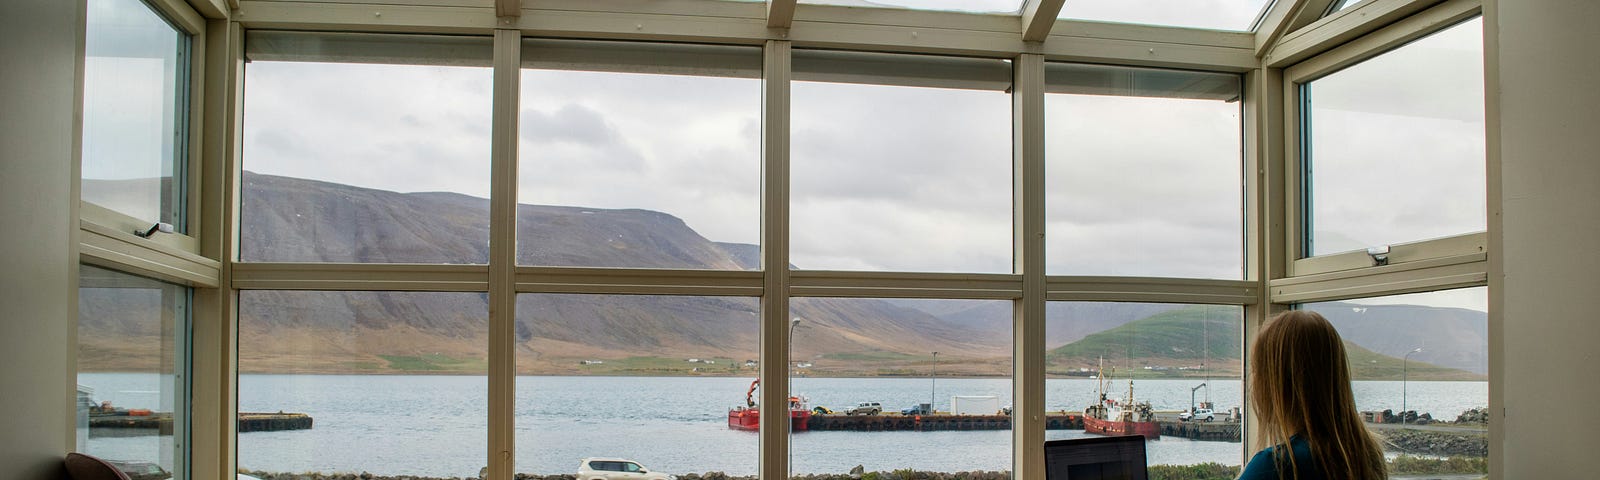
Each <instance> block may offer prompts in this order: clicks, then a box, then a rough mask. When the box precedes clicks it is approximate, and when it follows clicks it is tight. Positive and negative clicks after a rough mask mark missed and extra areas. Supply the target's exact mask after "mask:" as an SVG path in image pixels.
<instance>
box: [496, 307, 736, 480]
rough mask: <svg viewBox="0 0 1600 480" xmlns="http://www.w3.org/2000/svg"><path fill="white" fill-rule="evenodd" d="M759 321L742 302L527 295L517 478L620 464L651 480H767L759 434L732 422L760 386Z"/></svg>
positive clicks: (520, 329)
mask: <svg viewBox="0 0 1600 480" xmlns="http://www.w3.org/2000/svg"><path fill="white" fill-rule="evenodd" d="M757 311H758V306H757V301H756V299H755V298H742V297H678V296H654V295H558V294H521V295H518V296H517V323H516V332H517V344H516V358H517V374H518V377H517V387H516V388H517V392H516V400H515V406H514V407H513V408H514V409H515V411H514V415H515V418H516V425H517V427H516V445H517V455H516V470H517V472H521V473H530V474H536V475H555V474H567V475H571V474H572V472H573V471H574V470H575V469H578V468H580V467H579V465H580V462H581V461H582V460H584V459H585V458H588V457H609V459H604V460H603V461H608V462H609V461H615V462H621V463H635V464H638V465H642V466H643V467H644V469H645V470H647V471H648V472H649V473H648V474H645V475H644V476H639V477H635V478H640V479H642V480H643V479H646V478H655V476H658V475H661V476H664V475H680V476H681V475H685V474H695V475H705V474H707V473H709V472H724V473H726V474H728V475H737V476H745V475H755V474H756V467H757V464H758V461H757V460H758V455H759V453H758V449H757V446H758V444H759V442H758V438H757V435H756V433H755V432H748V431H742V430H736V429H730V428H728V426H727V423H726V417H725V416H726V414H727V412H728V411H729V409H730V408H731V407H734V406H743V405H744V404H745V392H746V390H747V389H748V388H749V386H750V382H751V380H753V379H755V378H756V376H757V375H758V370H759V369H758V361H757V359H759V358H760V356H759V353H758V349H759V340H760V335H759V333H758V332H759V328H760V325H759V317H758V316H757V314H756V312H757ZM593 463H594V461H591V462H590V464H591V465H589V466H588V467H589V469H592V470H605V469H606V468H607V467H617V466H618V465H599V466H596V465H593ZM623 466H625V465H623ZM596 467H598V468H596Z"/></svg>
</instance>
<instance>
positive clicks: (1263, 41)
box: [1256, 0, 1338, 57]
mask: <svg viewBox="0 0 1600 480" xmlns="http://www.w3.org/2000/svg"><path fill="white" fill-rule="evenodd" d="M1336 1H1338V0H1278V1H1277V2H1274V3H1273V4H1272V9H1270V10H1267V14H1266V16H1265V17H1264V18H1262V20H1261V26H1259V27H1257V28H1256V56H1257V57H1259V56H1262V55H1266V54H1267V50H1270V49H1272V46H1273V45H1276V44H1277V43H1278V40H1280V39H1282V38H1283V36H1284V35H1288V34H1289V32H1293V31H1295V30H1299V29H1301V28H1304V27H1305V26H1306V25H1310V24H1312V23H1314V22H1316V21H1317V20H1320V19H1322V17H1323V15H1325V14H1327V13H1328V9H1329V8H1333V4H1334V2H1336Z"/></svg>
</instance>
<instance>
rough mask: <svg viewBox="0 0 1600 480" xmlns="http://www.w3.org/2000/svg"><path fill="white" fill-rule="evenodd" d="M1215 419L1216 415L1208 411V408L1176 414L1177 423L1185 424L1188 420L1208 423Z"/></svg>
mask: <svg viewBox="0 0 1600 480" xmlns="http://www.w3.org/2000/svg"><path fill="white" fill-rule="evenodd" d="M1216 419H1217V415H1216V414H1215V413H1213V412H1212V411H1211V409H1209V408H1196V409H1194V410H1191V411H1186V412H1183V413H1180V414H1178V420H1179V421H1184V422H1187V421H1190V420H1199V421H1202V422H1209V421H1212V420H1216Z"/></svg>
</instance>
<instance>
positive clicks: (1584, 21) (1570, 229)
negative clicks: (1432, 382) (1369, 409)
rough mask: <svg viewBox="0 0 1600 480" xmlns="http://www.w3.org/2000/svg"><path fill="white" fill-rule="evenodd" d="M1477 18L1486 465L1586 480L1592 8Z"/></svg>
mask: <svg viewBox="0 0 1600 480" xmlns="http://www.w3.org/2000/svg"><path fill="white" fill-rule="evenodd" d="M1485 13H1486V20H1487V22H1486V24H1485V32H1484V33H1485V42H1486V43H1487V44H1488V45H1489V46H1490V47H1491V48H1494V46H1495V45H1498V52H1496V53H1491V54H1490V56H1489V63H1488V65H1490V69H1489V72H1490V73H1489V78H1488V85H1489V88H1490V91H1491V93H1490V110H1489V111H1490V114H1491V117H1492V116H1493V112H1494V111H1495V110H1496V109H1498V111H1499V121H1498V123H1496V122H1495V121H1494V119H1493V118H1491V120H1490V123H1489V129H1490V132H1489V138H1490V149H1491V152H1490V162H1491V165H1490V172H1491V174H1492V173H1494V171H1495V168H1496V167H1498V169H1499V170H1500V173H1501V175H1500V176H1499V177H1498V180H1495V179H1496V178H1497V177H1496V176H1494V175H1491V176H1490V177H1489V178H1490V179H1491V182H1492V183H1494V184H1492V185H1490V191H1491V192H1494V191H1495V190H1496V189H1498V190H1499V195H1498V197H1499V199H1500V201H1499V202H1498V204H1495V205H1491V212H1493V211H1494V207H1496V206H1498V207H1499V210H1500V211H1501V216H1500V218H1498V221H1499V223H1500V225H1501V226H1502V229H1501V234H1500V238H1499V240H1500V243H1499V250H1498V251H1499V254H1500V256H1501V258H1500V259H1499V261H1497V262H1496V264H1497V265H1498V268H1496V269H1494V270H1492V271H1491V273H1492V275H1493V276H1494V278H1492V279H1491V289H1494V287H1495V286H1496V285H1498V286H1499V287H1500V288H1499V291H1498V292H1496V293H1495V295H1494V296H1493V297H1491V310H1492V315H1493V317H1492V318H1491V322H1495V321H1498V322H1500V325H1499V326H1498V328H1496V329H1494V330H1492V331H1491V332H1492V333H1498V334H1499V337H1500V342H1498V343H1499V344H1500V345H1499V349H1500V350H1499V352H1500V355H1499V360H1498V362H1497V363H1499V365H1500V369H1499V370H1498V371H1495V372H1492V373H1491V374H1492V375H1494V376H1495V382H1496V384H1495V385H1494V387H1493V388H1495V389H1497V390H1498V391H1497V392H1495V394H1494V395H1495V397H1496V398H1498V399H1500V400H1501V402H1500V406H1501V407H1503V410H1502V413H1503V419H1501V421H1499V422H1498V424H1499V425H1500V426H1501V429H1500V432H1499V433H1498V439H1497V441H1496V442H1495V448H1498V449H1499V453H1498V454H1497V455H1496V456H1495V457H1494V458H1493V459H1492V460H1493V461H1497V462H1498V464H1497V465H1495V466H1494V468H1495V469H1496V470H1497V471H1499V473H1501V475H1499V477H1498V478H1507V479H1516V478H1592V477H1593V476H1594V475H1595V472H1600V455H1595V454H1594V447H1593V443H1592V436H1593V434H1594V431H1595V429H1596V428H1600V409H1595V408H1593V407H1592V406H1591V405H1589V404H1588V402H1586V400H1588V399H1592V398H1596V397H1600V382H1595V381H1594V380H1595V379H1596V378H1600V373H1597V372H1600V355H1597V354H1596V353H1595V352H1596V350H1597V348H1596V342H1600V321H1597V318H1596V317H1597V315H1596V313H1595V312H1600V295H1596V293H1597V292H1600V89H1596V88H1595V84H1596V83H1595V82H1596V79H1597V78H1600V56H1597V55H1596V54H1595V52H1594V49H1595V47H1597V46H1600V26H1597V25H1596V24H1597V22H1600V2H1591V1H1574V0H1498V1H1497V0H1489V1H1487V2H1486V3H1485ZM1494 65H1498V68H1495V67H1494ZM1496 86H1498V88H1496ZM1496 144H1498V146H1496ZM1496 162H1498V163H1496ZM1492 198H1494V197H1493V196H1491V199H1492ZM1491 201H1492V200H1491ZM1493 221H1494V219H1491V222H1493ZM1491 224H1492V223H1491ZM1496 301H1498V303H1499V305H1493V303H1494V302H1496ZM1493 310H1497V312H1493Z"/></svg>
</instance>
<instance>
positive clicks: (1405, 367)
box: [1400, 347, 1422, 425]
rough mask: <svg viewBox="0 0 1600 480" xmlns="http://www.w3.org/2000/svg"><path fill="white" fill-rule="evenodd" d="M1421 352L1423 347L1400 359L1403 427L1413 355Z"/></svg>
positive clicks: (1407, 353) (1401, 417) (1401, 418)
mask: <svg viewBox="0 0 1600 480" xmlns="http://www.w3.org/2000/svg"><path fill="white" fill-rule="evenodd" d="M1421 351H1422V347H1417V348H1414V349H1412V350H1411V351H1409V352H1406V355H1405V356H1404V357H1401V358H1400V423H1401V424H1402V425H1404V424H1405V423H1406V382H1407V381H1408V380H1410V374H1411V370H1410V367H1411V365H1410V362H1411V354H1413V353H1417V352H1421Z"/></svg>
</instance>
